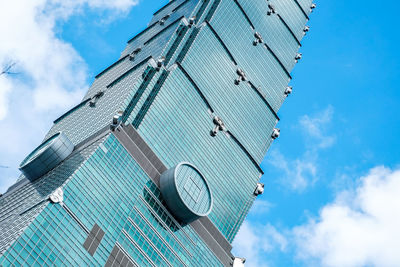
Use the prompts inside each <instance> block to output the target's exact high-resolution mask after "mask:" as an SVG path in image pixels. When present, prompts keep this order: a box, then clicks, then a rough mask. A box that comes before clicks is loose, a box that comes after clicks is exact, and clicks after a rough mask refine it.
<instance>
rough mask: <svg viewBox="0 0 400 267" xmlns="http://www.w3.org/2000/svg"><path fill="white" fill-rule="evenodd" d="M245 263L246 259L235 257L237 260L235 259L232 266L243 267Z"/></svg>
mask: <svg viewBox="0 0 400 267" xmlns="http://www.w3.org/2000/svg"><path fill="white" fill-rule="evenodd" d="M245 262H246V259H245V258H238V257H235V258H233V263H232V266H233V267H243V266H244V263H245Z"/></svg>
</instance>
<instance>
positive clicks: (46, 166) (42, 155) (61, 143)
mask: <svg viewBox="0 0 400 267" xmlns="http://www.w3.org/2000/svg"><path fill="white" fill-rule="evenodd" d="M73 150H74V145H73V144H72V142H71V141H70V140H69V139H68V137H67V136H66V135H65V134H63V133H61V132H60V133H57V134H55V135H53V136H52V137H50V138H49V139H47V140H46V141H44V142H43V143H42V144H41V145H40V146H38V147H37V148H36V149H35V150H33V151H32V152H31V153H30V154H29V155H28V156H27V157H26V158H25V159H24V160H23V161H22V162H21V164H20V167H19V169H20V170H21V172H22V173H23V174H24V175H25V177H26V178H28V179H29V180H31V181H33V180H36V179H37V178H39V177H41V176H42V175H43V174H46V173H47V172H49V171H50V170H52V169H53V168H54V167H55V166H57V165H58V164H59V163H60V162H62V161H63V160H64V159H65V158H67V157H68V156H69V155H70V154H71V153H72V151H73Z"/></svg>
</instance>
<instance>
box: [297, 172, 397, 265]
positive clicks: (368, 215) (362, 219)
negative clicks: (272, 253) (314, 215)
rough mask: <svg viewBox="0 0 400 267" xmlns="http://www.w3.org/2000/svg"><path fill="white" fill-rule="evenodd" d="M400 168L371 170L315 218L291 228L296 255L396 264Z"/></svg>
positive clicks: (324, 261) (318, 260)
mask: <svg viewBox="0 0 400 267" xmlns="http://www.w3.org/2000/svg"><path fill="white" fill-rule="evenodd" d="M399 225H400V170H395V171H392V170H390V169H388V168H385V167H377V168H374V169H372V170H371V171H370V172H369V174H368V175H367V176H365V177H361V178H360V180H359V186H358V187H357V188H356V189H354V190H346V191H342V192H341V193H340V194H338V196H337V198H336V200H335V201H334V202H333V203H331V204H329V205H326V206H325V207H324V208H323V209H322V210H321V212H320V214H319V218H318V219H312V220H310V221H309V222H308V223H307V224H306V225H303V226H300V227H298V228H296V229H295V230H294V233H295V236H296V243H297V249H298V254H299V257H301V258H302V259H303V260H305V261H306V262H307V261H308V262H313V261H314V263H315V264H316V265H317V266H332V267H336V266H340V267H348V266H349V267H350V266H351V267H352V266H379V267H380V266H382V267H386V266H387V267H392V266H400V253H399V248H400V230H399Z"/></svg>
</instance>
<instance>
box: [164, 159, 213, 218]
mask: <svg viewBox="0 0 400 267" xmlns="http://www.w3.org/2000/svg"><path fill="white" fill-rule="evenodd" d="M160 187H161V193H162V196H163V198H164V199H165V202H166V203H167V206H168V209H169V210H170V211H171V212H172V214H173V215H174V216H175V217H176V218H177V219H178V220H179V221H181V222H183V223H190V222H193V221H195V220H197V219H198V218H200V217H204V216H207V215H208V214H210V212H211V209H212V206H213V197H212V193H211V190H210V187H209V185H208V183H207V180H206V179H205V178H204V176H203V175H202V174H201V172H200V171H199V170H198V169H197V168H196V167H195V166H193V165H192V164H190V163H187V162H182V163H180V164H178V165H177V166H175V167H174V168H171V169H169V170H167V171H166V172H164V173H163V174H162V175H161V178H160Z"/></svg>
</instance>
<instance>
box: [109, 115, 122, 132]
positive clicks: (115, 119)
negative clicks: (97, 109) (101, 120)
mask: <svg viewBox="0 0 400 267" xmlns="http://www.w3.org/2000/svg"><path fill="white" fill-rule="evenodd" d="M122 116H123V112H122V111H118V113H117V114H116V115H114V117H113V119H112V123H111V125H110V129H111V131H114V130H115V129H116V128H117V127H118V126H120V125H121V122H122Z"/></svg>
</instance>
